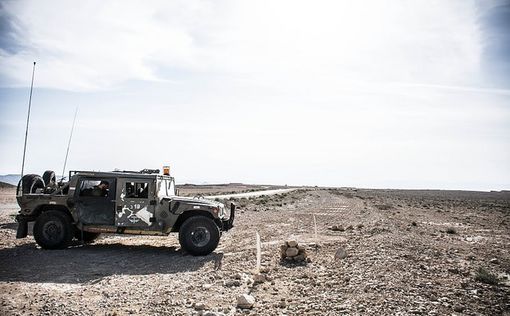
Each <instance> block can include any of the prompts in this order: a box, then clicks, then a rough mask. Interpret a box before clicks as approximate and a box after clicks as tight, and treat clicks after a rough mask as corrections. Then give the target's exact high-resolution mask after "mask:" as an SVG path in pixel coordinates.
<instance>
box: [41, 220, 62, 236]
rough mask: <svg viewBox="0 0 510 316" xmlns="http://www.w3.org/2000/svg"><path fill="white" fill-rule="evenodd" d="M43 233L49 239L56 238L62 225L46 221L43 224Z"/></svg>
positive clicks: (60, 232) (59, 234)
mask: <svg viewBox="0 0 510 316" xmlns="http://www.w3.org/2000/svg"><path fill="white" fill-rule="evenodd" d="M43 234H44V237H46V238H47V239H49V240H58V239H60V236H61V234H62V227H61V225H59V223H57V222H47V223H46V224H45V225H44V229H43Z"/></svg>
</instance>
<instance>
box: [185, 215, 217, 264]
mask: <svg viewBox="0 0 510 316" xmlns="http://www.w3.org/2000/svg"><path fill="white" fill-rule="evenodd" d="M219 242H220V229H219V228H218V226H217V225H216V223H214V221H213V220H212V219H211V218H209V217H205V216H192V217H190V218H188V219H187V220H185V221H184V223H183V224H182V225H181V228H180V229H179V243H180V244H181V247H182V249H184V250H185V251H187V252H189V253H190V254H192V255H193V256H205V255H208V254H210V253H211V252H213V251H214V249H216V247H217V246H218V243H219Z"/></svg>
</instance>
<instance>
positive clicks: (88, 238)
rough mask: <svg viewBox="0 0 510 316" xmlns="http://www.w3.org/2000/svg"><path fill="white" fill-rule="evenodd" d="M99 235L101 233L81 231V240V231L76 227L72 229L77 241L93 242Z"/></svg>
mask: <svg viewBox="0 0 510 316" xmlns="http://www.w3.org/2000/svg"><path fill="white" fill-rule="evenodd" d="M100 235H101V233H92V232H83V240H82V239H81V237H82V231H81V230H79V229H78V228H75V229H74V238H76V239H78V240H79V241H83V242H86V243H89V242H93V241H94V240H96V239H97V238H98V237H99V236H100Z"/></svg>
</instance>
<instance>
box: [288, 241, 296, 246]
mask: <svg viewBox="0 0 510 316" xmlns="http://www.w3.org/2000/svg"><path fill="white" fill-rule="evenodd" d="M287 245H289V247H297V245H298V243H297V241H295V240H290V241H287Z"/></svg>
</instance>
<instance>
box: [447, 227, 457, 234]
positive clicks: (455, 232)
mask: <svg viewBox="0 0 510 316" xmlns="http://www.w3.org/2000/svg"><path fill="white" fill-rule="evenodd" d="M446 233H447V234H450V235H455V234H457V230H456V229H455V227H451V226H450V227H448V228H447V229H446Z"/></svg>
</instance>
